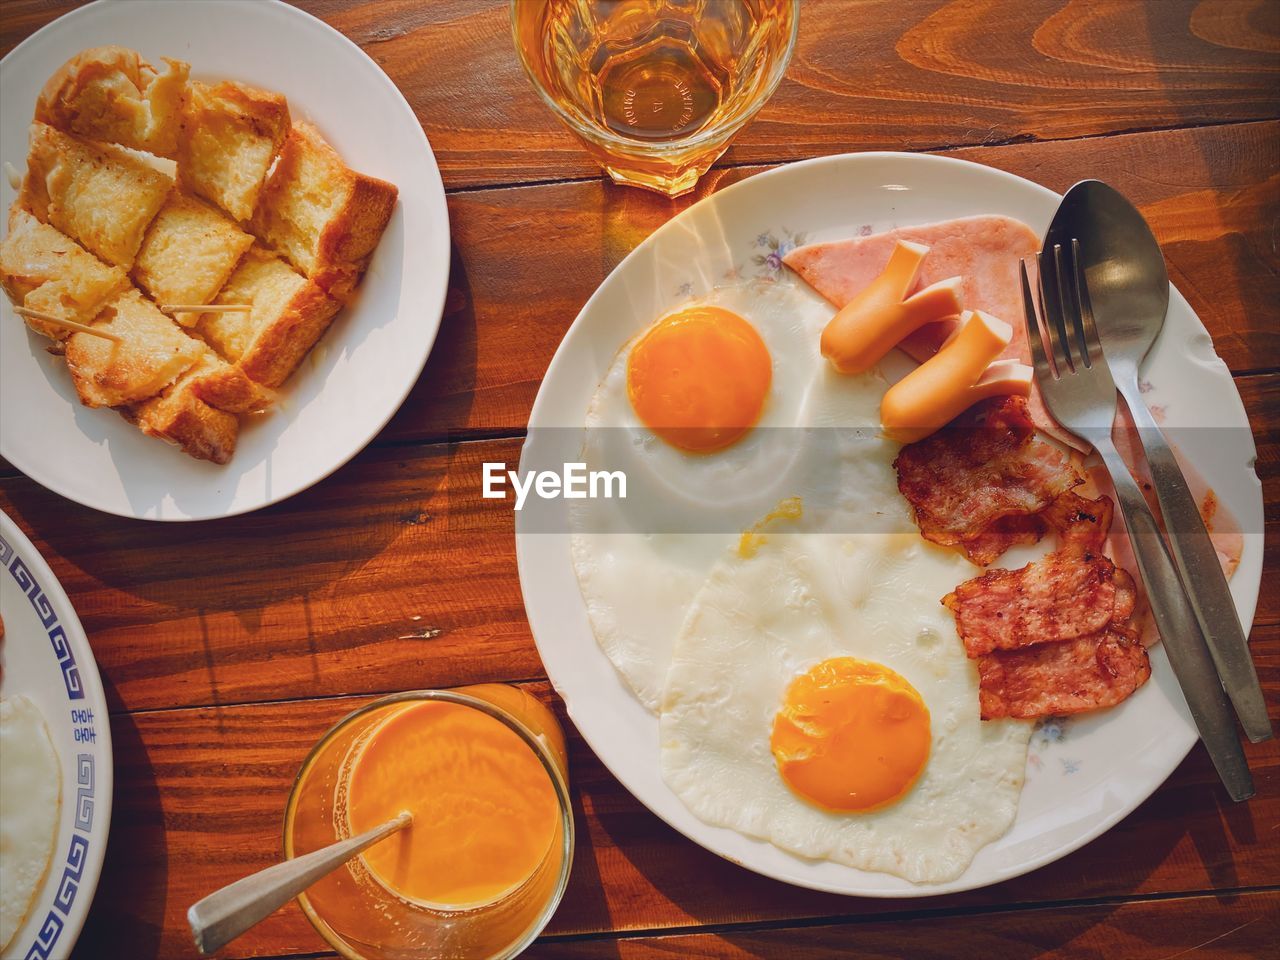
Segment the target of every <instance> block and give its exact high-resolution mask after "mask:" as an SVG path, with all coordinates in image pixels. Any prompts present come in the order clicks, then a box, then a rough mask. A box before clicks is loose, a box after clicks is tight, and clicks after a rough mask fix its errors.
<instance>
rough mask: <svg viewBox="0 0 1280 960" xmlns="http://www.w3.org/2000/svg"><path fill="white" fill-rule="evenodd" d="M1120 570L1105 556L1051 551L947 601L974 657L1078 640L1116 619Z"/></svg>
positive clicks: (961, 589)
mask: <svg viewBox="0 0 1280 960" xmlns="http://www.w3.org/2000/svg"><path fill="white" fill-rule="evenodd" d="M1115 570H1116V568H1115V567H1114V566H1113V565H1112V563H1111V561H1110V560H1108V559H1107V558H1106V557H1102V556H1088V557H1077V556H1072V555H1070V554H1064V553H1052V554H1050V555H1049V556H1047V557H1045V558H1043V559H1041V560H1036V561H1033V562H1032V563H1029V564H1027V565H1026V566H1025V567H1022V568H1021V569H1019V570H988V571H987V572H986V573H984V574H982V576H980V577H975V578H974V579H972V580H969V581H967V582H965V583H962V584H960V586H958V587H956V589H955V591H954V592H952V593H949V594H947V595H946V596H945V597H944V598H943V599H942V602H943V604H944V605H945V606H947V607H948V608H949V609H951V610H952V611H953V612H954V613H955V615H956V630H957V631H958V632H959V634H960V639H961V640H962V641H963V642H964V649H965V652H966V653H967V654H968V655H969V656H970V657H971V658H976V657H979V656H982V655H983V654H986V653H990V652H991V651H993V650H1016V649H1018V648H1019V647H1029V646H1032V645H1034V644H1039V643H1052V642H1054V641H1058V640H1074V639H1077V638H1078V637H1087V636H1093V635H1094V634H1097V633H1098V632H1099V631H1102V630H1105V629H1106V628H1107V625H1108V624H1110V623H1111V621H1112V618H1113V617H1114V615H1115V610H1116V592H1117V591H1116V584H1115V580H1114V576H1115Z"/></svg>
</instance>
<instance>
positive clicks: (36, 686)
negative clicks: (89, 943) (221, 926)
mask: <svg viewBox="0 0 1280 960" xmlns="http://www.w3.org/2000/svg"><path fill="white" fill-rule="evenodd" d="M0 567H2V568H3V569H2V570H0V616H3V617H4V626H5V630H4V640H3V643H0V664H3V667H4V674H3V677H2V678H0V697H14V696H19V695H21V696H25V697H27V698H28V699H30V700H31V701H32V702H34V703H35V705H36V706H37V707H39V708H40V712H41V713H43V714H44V720H45V723H46V724H47V725H48V728H49V736H50V738H51V739H52V741H53V746H54V749H55V750H56V751H57V754H58V761H59V764H60V766H61V769H62V809H61V815H60V820H59V824H58V836H57V840H56V842H55V843H54V847H53V858H52V860H51V861H50V863H49V868H48V870H47V871H46V872H45V875H44V879H43V880H42V881H41V884H40V888H39V891H38V892H37V894H36V896H35V900H34V901H33V902H32V904H31V909H30V910H29V911H28V912H27V916H26V919H25V920H24V921H23V923H22V926H21V927H20V928H19V930H18V931H17V933H16V934H15V936H14V938H13V941H12V942H11V943H10V944H9V946H8V949H6V950H5V951H4V954H3V960H10V958H22V960H46V958H53V957H66V956H69V955H70V954H71V948H72V947H73V946H74V945H75V942H76V937H77V936H79V934H80V928H81V927H83V926H84V921H85V917H86V916H88V914H89V905H90V904H91V903H92V902H93V893H94V890H96V889H97V886H98V875H99V874H100V873H101V872H102V857H103V854H104V853H106V849H107V832H108V831H109V830H110V828H111V786H112V780H113V778H112V766H111V727H110V724H109V723H108V720H107V701H106V698H105V697H104V696H103V692H102V679H101V677H99V676H98V665H97V664H96V663H95V662H94V659H93V651H92V650H90V649H89V641H88V639H87V638H86V637H85V634H84V628H83V627H81V626H80V619H79V618H78V617H77V616H76V612H75V610H73V609H72V607H71V602H70V601H69V600H68V599H67V595H66V594H65V593H64V592H63V590H62V586H61V585H60V584H59V583H58V579H57V578H56V577H55V576H54V575H53V571H52V570H50V569H49V565H48V564H47V563H45V562H44V559H43V558H42V557H41V556H40V554H39V553H38V552H37V551H36V548H35V547H33V546H32V545H31V541H30V540H28V539H27V538H26V536H25V535H24V534H23V533H22V531H21V530H19V529H18V525H17V524H16V523H14V522H13V521H12V520H11V519H10V518H9V516H8V515H7V514H5V513H4V512H3V511H0Z"/></svg>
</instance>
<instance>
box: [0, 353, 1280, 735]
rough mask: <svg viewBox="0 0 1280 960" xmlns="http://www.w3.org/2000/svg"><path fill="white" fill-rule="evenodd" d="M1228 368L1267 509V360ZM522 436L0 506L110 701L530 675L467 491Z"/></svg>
mask: <svg viewBox="0 0 1280 960" xmlns="http://www.w3.org/2000/svg"><path fill="white" fill-rule="evenodd" d="M1238 383H1239V385H1240V388H1241V391H1242V393H1243V395H1244V398H1245V403H1246V405H1247V407H1248V409H1249V410H1250V412H1251V414H1252V415H1253V416H1254V420H1255V427H1256V428H1257V429H1258V431H1259V432H1258V436H1257V440H1258V446H1259V459H1258V469H1259V472H1260V474H1261V475H1262V476H1263V481H1264V490H1265V491H1266V497H1267V509H1268V515H1269V516H1272V517H1273V518H1274V520H1275V521H1280V514H1277V509H1278V508H1280V431H1278V430H1277V426H1276V425H1277V424H1278V423H1280V374H1273V375H1268V376H1259V377H1247V378H1243V379H1241V380H1239V381H1238ZM519 453H520V441H519V440H518V439H509V440H495V441H478V442H473V443H466V444H461V445H457V446H455V447H453V448H450V447H449V446H447V445H444V444H437V445H429V446H422V447H383V448H374V449H371V450H368V451H366V452H365V453H364V454H362V455H361V456H360V457H357V458H356V460H355V461H354V462H353V463H352V464H350V465H348V466H346V467H344V468H343V469H341V470H339V471H338V472H337V473H336V474H335V475H334V476H332V477H330V478H329V479H328V480H325V481H323V482H321V483H320V484H318V485H317V486H316V487H314V488H313V489H311V490H309V491H307V492H305V493H303V494H300V495H299V496H297V497H295V498H293V499H292V500H289V501H287V502H286V503H283V504H280V505H278V506H276V507H272V508H269V509H266V510H263V511H259V512H258V513H254V514H250V515H248V516H244V517H231V518H227V519H225V520H219V521H218V522H216V523H207V524H200V525H197V526H196V527H194V528H193V527H189V526H187V525H185V524H160V523H140V522H137V521H132V520H124V519H120V518H118V517H111V516H107V515H105V514H100V513H98V512H96V511H93V510H89V509H87V508H84V507H80V506H76V505H74V504H71V503H68V502H66V501H63V500H62V499H60V498H59V497H57V496H55V495H54V494H51V493H49V492H48V491H45V490H43V489H42V488H40V487H38V486H36V485H35V484H34V483H32V482H30V481H28V480H26V479H25V478H14V479H8V480H0V507H2V508H3V509H4V510H5V511H6V512H8V513H9V515H10V516H12V517H13V518H14V519H15V520H16V521H17V522H18V523H19V525H21V526H22V528H23V530H24V531H25V532H26V533H27V535H28V536H30V537H32V539H33V541H34V542H35V543H36V545H37V547H38V548H39V549H40V551H41V552H42V553H43V555H44V556H45V558H46V559H47V560H48V561H49V563H50V565H51V566H52V567H53V569H54V572H55V573H56V574H57V576H58V577H59V579H60V580H61V581H62V584H63V586H64V587H65V589H66V590H67V592H68V594H69V595H70V596H71V598H72V600H73V602H74V603H75V605H76V609H77V610H78V612H79V614H80V618H81V620H82V622H83V623H84V626H85V630H86V631H87V632H88V634H89V637H90V639H91V641H92V643H93V646H94V649H95V651H96V654H97V657H98V661H99V663H100V664H101V666H102V669H103V671H104V673H105V674H106V675H107V677H108V679H109V681H110V684H109V690H108V693H109V696H110V698H111V705H112V709H113V710H120V709H127V710H139V709H149V708H158V707H171V706H194V705H200V704H219V703H237V702H243V701H256V700H277V699H288V698H295V697H308V696H326V695H337V694H350V693H380V692H387V691H391V690H403V689H406V688H413V687H429V686H435V685H439V684H459V683H473V682H478V681H481V680H512V679H529V678H535V677H539V676H541V675H542V666H541V663H540V661H539V660H538V657H537V653H536V651H535V649H534V646H533V643H532V641H531V638H530V635H529V628H528V624H527V622H526V620H525V616H524V607H523V604H522V601H521V596H520V588H519V584H518V583H517V581H516V567H515V544H514V537H513V531H512V516H513V514H512V511H511V508H510V505H509V504H506V503H499V502H497V501H491V500H483V499H482V498H481V496H480V486H481V482H482V472H481V464H482V462H484V461H486V460H492V461H501V462H505V463H507V464H510V465H512V466H514V465H515V463H516V462H517V460H518V459H519ZM1272 529H1273V531H1276V532H1278V533H1280V523H1274V522H1273V526H1272ZM1277 571H1280V552H1277V551H1271V552H1270V554H1269V557H1268V566H1267V572H1266V575H1265V576H1264V578H1263V594H1262V597H1261V599H1260V602H1259V605H1258V617H1257V621H1258V622H1259V623H1276V622H1277V621H1280V576H1277ZM415 617H416V618H418V619H415Z"/></svg>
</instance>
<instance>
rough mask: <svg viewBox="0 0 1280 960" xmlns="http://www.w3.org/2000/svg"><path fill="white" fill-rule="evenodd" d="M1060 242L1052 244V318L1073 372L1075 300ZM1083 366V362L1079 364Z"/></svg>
mask: <svg viewBox="0 0 1280 960" xmlns="http://www.w3.org/2000/svg"><path fill="white" fill-rule="evenodd" d="M1064 259H1065V258H1064V257H1063V251H1062V244H1060V243H1055V244H1054V245H1053V286H1054V289H1055V290H1056V291H1057V303H1058V307H1059V310H1058V312H1057V314H1056V316H1055V318H1054V319H1056V320H1057V322H1058V335H1059V336H1060V337H1061V338H1062V352H1063V353H1065V354H1066V356H1067V363H1068V365H1069V366H1070V368H1071V372H1072V373H1074V372H1075V369H1076V365H1077V361H1078V360H1079V356H1078V354H1079V348H1078V347H1076V346H1075V344H1074V343H1073V342H1072V337H1071V332H1072V330H1074V329H1075V326H1076V316H1077V314H1078V313H1079V311H1078V310H1077V309H1076V305H1075V301H1074V300H1073V298H1072V296H1071V274H1070V272H1069V271H1068V270H1066V269H1065V267H1064V264H1063V260H1064ZM1080 365H1081V366H1083V364H1080Z"/></svg>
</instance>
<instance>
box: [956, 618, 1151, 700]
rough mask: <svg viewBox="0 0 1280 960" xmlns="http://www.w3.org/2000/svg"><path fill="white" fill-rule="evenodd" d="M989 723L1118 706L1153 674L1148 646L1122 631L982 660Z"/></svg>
mask: <svg viewBox="0 0 1280 960" xmlns="http://www.w3.org/2000/svg"><path fill="white" fill-rule="evenodd" d="M978 676H979V678H980V679H979V688H978V703H979V705H980V706H981V708H982V719H983V720H999V719H1001V718H1004V717H1014V718H1017V719H1021V720H1032V719H1036V718H1038V717H1051V716H1063V715H1066V714H1071V713H1083V712H1085V711H1087V710H1100V709H1102V708H1104V707H1113V706H1115V705H1116V704H1117V703H1120V702H1121V701H1123V700H1125V699H1126V698H1127V697H1128V696H1129V695H1130V694H1132V693H1133V691H1135V690H1137V689H1138V687H1140V686H1142V685H1143V684H1144V683H1146V682H1147V678H1148V677H1150V676H1151V662H1150V660H1148V658H1147V651H1146V648H1145V647H1143V645H1142V644H1141V643H1139V642H1138V640H1137V639H1136V638H1134V637H1131V636H1129V635H1128V634H1126V633H1124V632H1121V631H1118V630H1108V631H1107V632H1106V633H1104V634H1103V635H1102V636H1101V638H1099V637H1098V636H1096V635H1095V636H1087V637H1079V638H1077V639H1075V640H1064V641H1061V642H1058V643H1041V644H1036V645H1035V646H1030V647H1023V648H1022V649H1020V650H1000V651H996V652H994V653H989V654H986V655H985V656H982V657H979V658H978Z"/></svg>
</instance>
